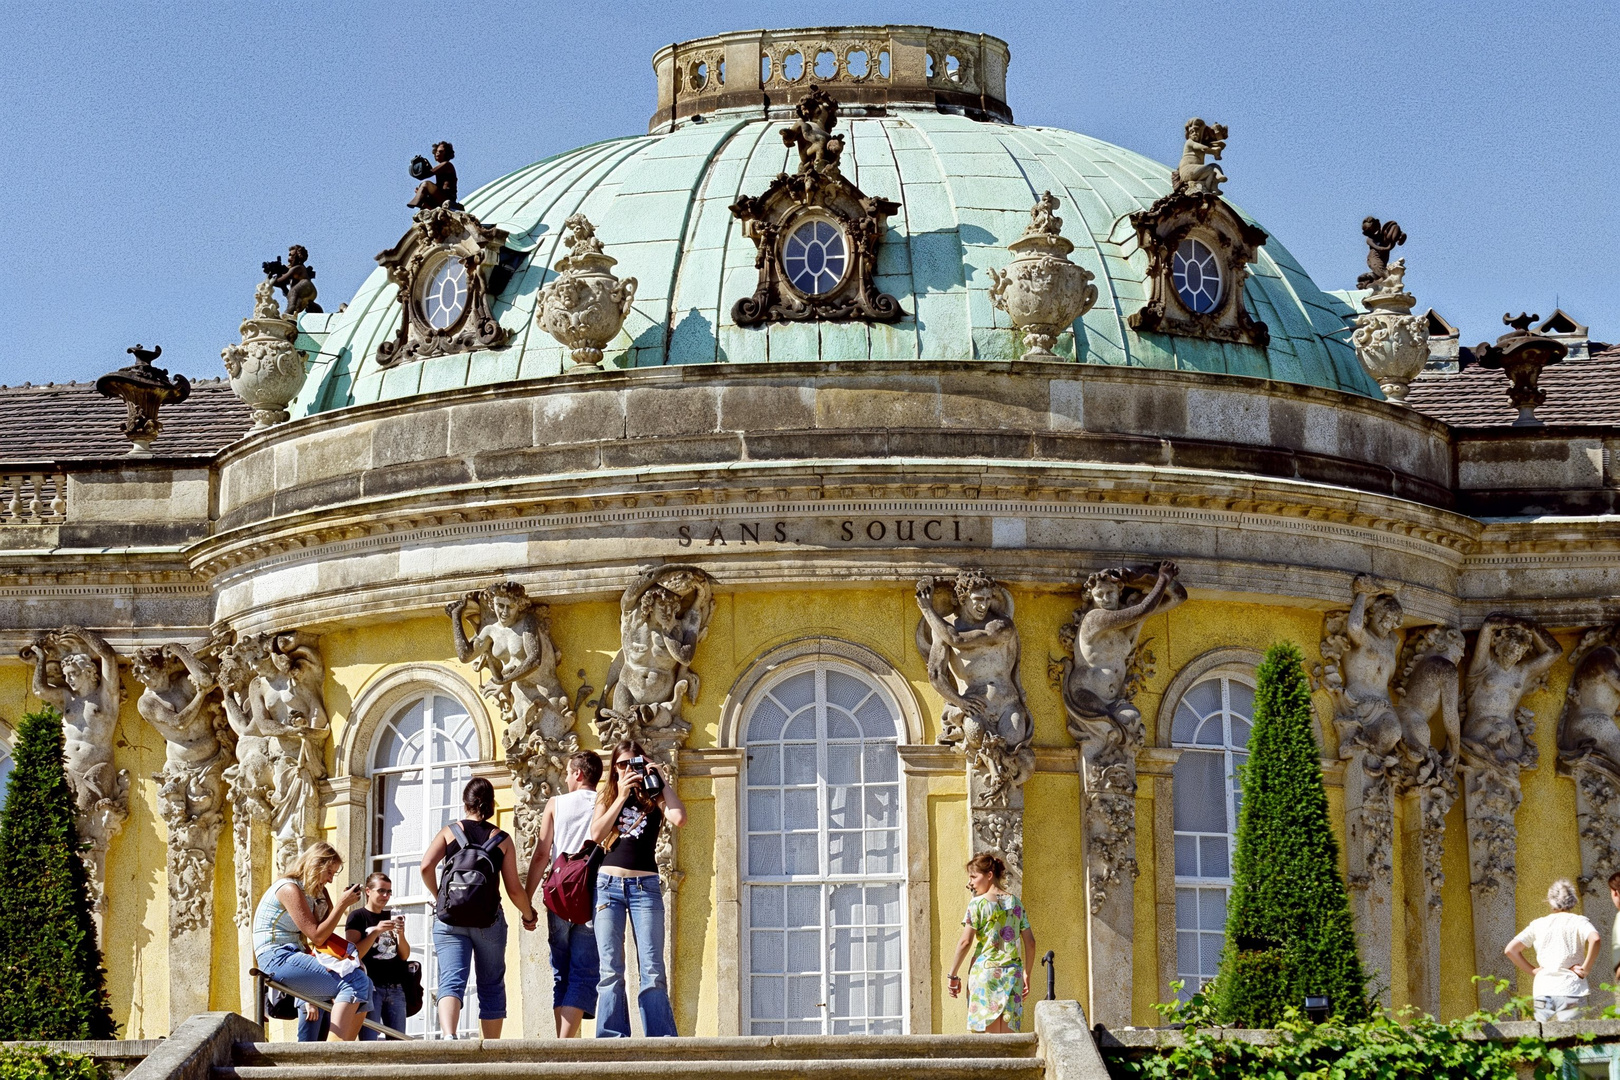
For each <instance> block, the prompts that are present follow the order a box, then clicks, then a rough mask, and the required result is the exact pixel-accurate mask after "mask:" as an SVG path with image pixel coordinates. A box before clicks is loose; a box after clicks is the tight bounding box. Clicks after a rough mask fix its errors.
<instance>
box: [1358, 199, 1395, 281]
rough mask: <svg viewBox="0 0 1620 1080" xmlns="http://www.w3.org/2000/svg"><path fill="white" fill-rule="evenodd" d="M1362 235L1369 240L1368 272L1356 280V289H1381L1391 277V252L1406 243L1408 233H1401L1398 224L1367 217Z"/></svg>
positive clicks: (1362, 225)
mask: <svg viewBox="0 0 1620 1080" xmlns="http://www.w3.org/2000/svg"><path fill="white" fill-rule="evenodd" d="M1361 235H1362V236H1365V237H1366V238H1367V272H1366V273H1365V274H1362V275H1361V276H1360V277H1358V278H1356V288H1358V289H1378V288H1381V287H1382V286H1383V284H1384V279H1385V278H1387V277H1388V276H1389V270H1390V266H1389V255H1390V252H1392V251H1394V250H1395V249H1396V248H1397V247H1399V246H1400V245H1401V244H1404V243H1406V233H1404V232H1402V231H1401V227H1400V225H1399V223H1397V222H1394V221H1379V220H1378V219H1377V218H1375V217H1366V218H1362V219H1361ZM1388 291H1390V292H1400V291H1401V289H1400V288H1399V287H1396V288H1394V289H1390V290H1388Z"/></svg>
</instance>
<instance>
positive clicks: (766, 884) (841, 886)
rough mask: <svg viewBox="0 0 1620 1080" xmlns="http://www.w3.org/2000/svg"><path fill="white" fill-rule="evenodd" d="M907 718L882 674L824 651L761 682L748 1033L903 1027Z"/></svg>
mask: <svg viewBox="0 0 1620 1080" xmlns="http://www.w3.org/2000/svg"><path fill="white" fill-rule="evenodd" d="M899 723H900V713H899V710H898V707H897V706H896V704H895V703H894V701H893V700H891V699H890V697H889V696H888V694H887V692H886V691H885V690H883V689H882V688H881V687H880V686H879V685H878V683H877V682H876V680H874V679H873V678H872V677H871V676H870V675H869V674H867V673H866V672H863V671H860V670H859V669H857V668H855V667H854V666H853V665H846V664H843V663H835V662H832V661H827V660H822V661H820V662H818V663H816V664H815V665H814V666H810V665H806V666H803V667H799V668H797V669H794V670H791V671H790V672H789V673H787V674H786V675H785V676H784V677H780V678H778V679H776V680H774V681H772V682H770V683H767V684H765V686H764V687H762V689H761V691H760V692H759V693H758V694H757V695H756V696H755V698H754V700H753V702H752V703H751V706H750V709H749V712H748V715H747V717H746V725H745V727H744V730H745V731H746V732H747V751H748V764H747V772H746V791H747V795H746V799H745V807H744V816H745V825H744V828H745V829H746V834H747V844H746V848H745V851H744V853H743V856H742V858H743V871H744V873H743V881H744V888H743V893H744V897H745V901H744V902H745V903H746V905H747V913H746V916H745V918H746V920H747V925H748V935H747V950H748V961H747V970H748V972H749V974H748V980H749V985H748V994H747V1001H748V1005H747V1011H748V1017H749V1030H750V1032H751V1033H752V1034H755V1035H780V1034H789V1035H792V1034H835V1035H836V1034H857V1033H870V1034H900V1033H902V1032H903V1030H904V1027H905V1016H906V1012H905V993H904V990H903V986H904V981H905V980H904V972H905V956H904V940H905V934H904V926H903V922H904V919H903V912H904V910H905V904H904V891H905V854H904V852H905V847H904V841H903V838H902V836H901V812H900V755H899V749H898V736H897V731H898V728H899Z"/></svg>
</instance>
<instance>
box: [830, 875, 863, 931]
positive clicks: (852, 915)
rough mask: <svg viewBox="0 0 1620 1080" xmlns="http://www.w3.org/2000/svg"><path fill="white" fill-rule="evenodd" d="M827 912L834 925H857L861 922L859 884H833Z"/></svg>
mask: <svg viewBox="0 0 1620 1080" xmlns="http://www.w3.org/2000/svg"><path fill="white" fill-rule="evenodd" d="M827 913H828V914H829V915H831V916H832V925H834V926H859V925H860V924H861V887H860V886H859V885H835V886H834V887H833V890H832V895H831V897H829V898H828V902H827Z"/></svg>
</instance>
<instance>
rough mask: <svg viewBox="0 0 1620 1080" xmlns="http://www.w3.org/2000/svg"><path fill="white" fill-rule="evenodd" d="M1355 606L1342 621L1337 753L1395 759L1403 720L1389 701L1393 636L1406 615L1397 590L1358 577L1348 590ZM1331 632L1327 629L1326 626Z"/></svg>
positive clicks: (1396, 649)
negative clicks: (1360, 751) (1357, 749)
mask: <svg viewBox="0 0 1620 1080" xmlns="http://www.w3.org/2000/svg"><path fill="white" fill-rule="evenodd" d="M1352 587H1353V588H1354V590H1355V595H1356V598H1355V601H1354V602H1353V603H1352V604H1351V605H1350V611H1349V614H1348V615H1347V616H1346V617H1345V622H1344V628H1343V635H1344V639H1345V641H1344V644H1345V645H1347V646H1348V647H1345V648H1343V649H1342V655H1341V656H1340V657H1339V663H1340V670H1341V674H1342V678H1343V686H1342V687H1341V688H1340V689H1339V694H1338V696H1339V699H1340V700H1339V702H1338V708H1337V709H1335V711H1334V722H1335V724H1336V725H1337V727H1338V729H1339V745H1340V749H1341V752H1344V751H1348V750H1350V749H1351V748H1353V747H1360V748H1363V749H1366V750H1368V751H1370V752H1371V753H1372V754H1373V756H1375V757H1377V758H1380V759H1391V758H1393V756H1394V754H1395V751H1396V749H1397V748H1398V747H1399V746H1400V742H1401V732H1402V728H1401V718H1400V716H1399V715H1398V714H1397V713H1396V712H1395V704H1394V702H1392V701H1391V700H1390V696H1389V680H1390V678H1391V676H1393V675H1394V674H1395V671H1396V668H1397V667H1398V666H1399V655H1400V642H1399V640H1398V639H1397V638H1396V636H1395V635H1396V632H1397V631H1398V630H1399V629H1400V627H1401V620H1402V619H1403V618H1404V617H1405V612H1404V611H1403V610H1402V609H1401V602H1400V601H1399V600H1397V599H1395V589H1396V588H1397V586H1394V585H1390V584H1387V583H1385V582H1381V581H1379V580H1378V579H1377V578H1374V577H1373V576H1371V575H1370V574H1360V575H1358V576H1357V577H1356V580H1355V583H1354V585H1353V586H1352ZM1330 632H1331V627H1330Z"/></svg>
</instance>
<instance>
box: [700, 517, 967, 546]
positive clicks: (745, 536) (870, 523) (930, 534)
mask: <svg viewBox="0 0 1620 1080" xmlns="http://www.w3.org/2000/svg"><path fill="white" fill-rule="evenodd" d="M976 524H977V522H975V521H974V520H972V519H966V520H964V519H962V518H955V517H853V518H780V519H771V520H766V521H723V522H716V521H706V522H699V523H693V522H688V523H686V524H683V525H679V526H677V527H676V539H677V540H678V541H679V543H680V546H681V547H732V546H743V547H747V546H752V545H754V544H812V545H817V546H839V545H846V546H854V545H859V546H863V547H872V546H882V545H894V544H915V545H922V546H930V545H940V546H952V545H956V544H971V543H973V542H974V540H975V536H976V535H977V534H978V533H980V532H983V531H984V530H982V529H976V528H975V527H974V526H975V525H976Z"/></svg>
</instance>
